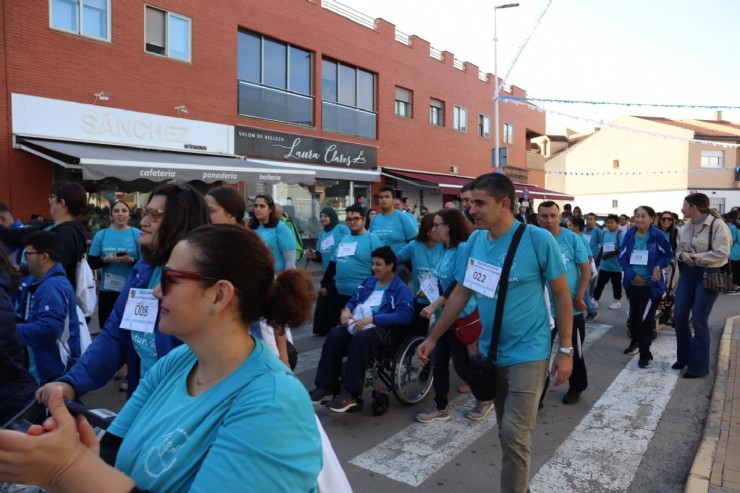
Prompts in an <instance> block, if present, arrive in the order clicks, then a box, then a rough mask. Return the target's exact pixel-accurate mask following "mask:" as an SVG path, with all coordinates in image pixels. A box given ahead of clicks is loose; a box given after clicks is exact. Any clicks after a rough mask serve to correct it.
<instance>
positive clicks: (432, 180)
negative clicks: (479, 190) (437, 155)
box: [382, 168, 575, 200]
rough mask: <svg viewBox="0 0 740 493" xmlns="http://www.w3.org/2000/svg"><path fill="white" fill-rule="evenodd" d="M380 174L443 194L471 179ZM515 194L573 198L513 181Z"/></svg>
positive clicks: (398, 171)
mask: <svg viewBox="0 0 740 493" xmlns="http://www.w3.org/2000/svg"><path fill="white" fill-rule="evenodd" d="M382 174H384V175H386V176H390V177H391V178H400V179H402V180H404V181H409V182H422V183H423V184H424V185H426V186H436V187H438V188H439V192H440V193H442V194H444V195H458V194H459V193H460V188H462V186H463V185H465V184H466V183H470V182H471V181H473V179H474V178H475V177H473V176H459V175H445V174H441V173H423V172H419V171H409V170H405V169H403V170H401V169H395V168H383V171H382ZM514 189H515V190H516V196H517V197H519V198H524V195H525V194H524V191H525V190H526V191H527V195H528V197H529V198H531V199H537V200H575V199H574V198H573V196H571V195H566V194H564V193H560V192H555V191H553V190H548V189H546V188H542V187H538V186H536V185H529V184H526V183H514Z"/></svg>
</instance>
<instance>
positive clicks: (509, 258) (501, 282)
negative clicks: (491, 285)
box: [488, 224, 526, 361]
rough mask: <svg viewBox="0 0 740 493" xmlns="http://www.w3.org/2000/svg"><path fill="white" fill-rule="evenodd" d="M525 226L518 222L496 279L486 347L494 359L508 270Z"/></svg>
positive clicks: (499, 333)
mask: <svg viewBox="0 0 740 493" xmlns="http://www.w3.org/2000/svg"><path fill="white" fill-rule="evenodd" d="M525 229H526V226H525V225H524V224H519V227H518V228H517V229H516V232H515V233H514V237H513V238H512V239H511V244H510V245H509V251H508V252H507V253H506V260H505V261H504V266H503V268H502V269H501V278H500V279H499V281H498V301H497V302H496V314H495V316H494V317H493V333H492V334H491V346H490V347H489V348H488V359H490V360H491V361H496V352H497V351H498V341H499V339H500V338H501V330H502V327H501V320H502V319H503V316H504V302H505V301H506V291H507V289H506V288H507V287H508V285H509V272H511V265H512V264H513V263H514V254H515V253H516V249H517V247H518V246H519V241H520V240H521V239H522V235H523V234H524V230H525Z"/></svg>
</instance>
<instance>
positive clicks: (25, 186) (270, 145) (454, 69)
mask: <svg viewBox="0 0 740 493" xmlns="http://www.w3.org/2000/svg"><path fill="white" fill-rule="evenodd" d="M0 3H1V4H2V16H1V17H2V19H1V20H0V31H1V32H0V40H2V41H0V42H2V45H0V58H2V60H3V64H4V70H3V71H2V72H0V73H2V74H3V75H0V90H1V91H2V92H3V93H4V95H5V97H3V98H0V114H2V115H6V117H5V118H3V119H2V120H0V201H3V202H5V203H7V204H8V205H9V206H10V208H11V209H12V210H13V211H14V212H15V214H16V216H18V217H20V218H22V219H27V218H28V216H29V215H30V214H31V213H32V212H40V213H45V212H46V210H47V205H46V196H47V193H48V190H49V188H50V186H51V184H52V183H53V182H54V181H55V180H60V179H77V180H82V181H83V184H84V185H85V187H86V189H87V190H88V191H89V192H90V193H91V198H92V199H94V200H101V199H103V198H110V196H111V195H118V196H120V195H121V194H123V193H133V192H147V191H149V190H151V189H152V188H153V187H154V186H155V185H156V182H159V181H164V180H168V179H172V178H176V179H185V180H196V182H197V181H200V182H204V184H203V185H202V187H204V188H207V186H209V185H208V184H209V183H213V182H220V181H223V182H227V183H234V182H236V183H237V184H238V185H237V186H239V187H240V188H241V189H243V190H244V192H245V193H246V194H247V196H251V195H253V194H254V193H255V192H256V191H267V192H269V193H272V194H273V195H274V196H275V198H276V200H278V201H280V202H283V203H286V204H287V205H289V206H290V205H292V206H293V212H294V214H295V215H297V216H298V219H299V220H300V221H301V222H303V223H304V227H305V228H304V229H306V230H311V229H315V228H316V227H318V223H317V216H318V214H317V211H318V209H319V208H320V207H321V206H322V204H332V205H334V206H336V207H344V206H345V205H348V204H347V202H350V201H351V200H352V197H353V196H356V195H357V194H359V193H364V194H366V195H369V196H371V195H372V194H373V191H375V192H377V188H378V187H379V186H381V185H383V184H386V183H390V184H392V185H394V186H396V187H397V188H399V189H400V190H401V192H402V193H403V194H404V195H408V196H409V197H410V199H411V202H412V203H413V204H416V205H417V206H422V205H424V206H426V207H427V208H428V209H430V210H434V209H435V208H437V207H440V206H441V205H442V203H443V201H444V200H447V199H450V198H454V196H455V195H456V192H457V189H458V188H459V186H460V184H461V183H463V182H465V181H466V180H467V179H468V178H467V177H471V176H476V175H478V174H481V173H485V172H488V171H490V170H491V155H492V151H493V147H494V140H495V139H494V138H493V136H492V135H491V134H492V128H491V127H492V120H493V118H492V117H493V92H494V77H493V76H492V75H491V74H483V73H481V72H480V71H479V69H478V67H477V66H475V65H473V64H471V63H467V62H460V61H459V60H457V59H456V58H455V57H454V55H453V54H452V53H448V52H445V51H439V50H437V49H435V48H434V47H432V46H430V43H429V42H428V41H426V40H423V39H421V38H419V37H417V36H406V35H404V34H403V33H401V32H399V31H397V30H396V29H395V27H394V26H393V25H392V24H390V23H388V22H386V21H384V20H380V19H378V20H373V19H369V18H366V17H364V16H362V15H361V14H359V13H357V12H354V11H351V10H348V9H346V8H344V7H343V6H341V4H336V3H334V2H328V1H326V0H324V1H323V2H322V1H321V0H313V1H310V0H273V1H271V2H260V1H257V0H241V1H237V0H231V1H229V0H209V1H208V2H183V1H175V0H158V1H157V2H152V3H145V2H141V1H138V0H117V1H115V2H113V1H112V0H74V1H73V0H28V1H26V2H13V1H10V0H2V1H1V2H0ZM510 94H511V95H513V96H524V95H525V92H524V91H523V90H522V89H519V88H517V87H511V88H510ZM500 111H501V115H500V121H501V127H502V136H501V142H502V145H506V147H507V150H508V167H507V168H506V169H505V171H506V172H507V173H508V174H510V175H511V176H512V177H513V178H514V181H518V182H521V183H522V184H526V183H527V182H529V183H530V185H531V186H529V187H526V186H524V185H522V186H520V187H519V190H520V191H521V192H522V194H523V190H524V189H525V188H526V189H528V192H532V193H533V194H534V196H535V197H539V196H538V195H537V194H540V195H542V196H543V197H544V194H547V193H548V192H546V191H544V192H543V191H542V190H541V189H540V188H538V186H539V187H542V186H543V185H544V172H543V171H544V167H539V166H533V165H532V163H533V162H534V161H533V160H532V159H533V158H534V156H535V153H531V152H529V151H530V143H529V142H530V138H532V137H536V136H539V135H543V134H544V133H545V115H544V114H543V113H541V112H538V111H534V110H533V109H530V108H528V107H526V106H519V105H516V106H515V105H500ZM533 168H539V169H533ZM550 197H551V198H557V194H550ZM140 199H141V198H140V197H139V198H137V199H136V200H140ZM309 235H310V231H309Z"/></svg>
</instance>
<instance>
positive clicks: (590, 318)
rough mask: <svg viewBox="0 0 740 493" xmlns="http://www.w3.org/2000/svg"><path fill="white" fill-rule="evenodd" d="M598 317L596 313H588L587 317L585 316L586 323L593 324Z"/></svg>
mask: <svg viewBox="0 0 740 493" xmlns="http://www.w3.org/2000/svg"><path fill="white" fill-rule="evenodd" d="M598 316H599V314H598V313H596V312H593V313H589V314H588V315H586V322H593V321H594V320H596V317H598Z"/></svg>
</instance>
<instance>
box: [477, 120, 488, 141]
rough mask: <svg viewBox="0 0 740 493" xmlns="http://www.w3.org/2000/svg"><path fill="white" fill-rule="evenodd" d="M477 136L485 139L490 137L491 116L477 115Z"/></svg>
mask: <svg viewBox="0 0 740 493" xmlns="http://www.w3.org/2000/svg"><path fill="white" fill-rule="evenodd" d="M478 137H483V138H486V139H489V138H490V137H491V117H489V116H486V115H478Z"/></svg>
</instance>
